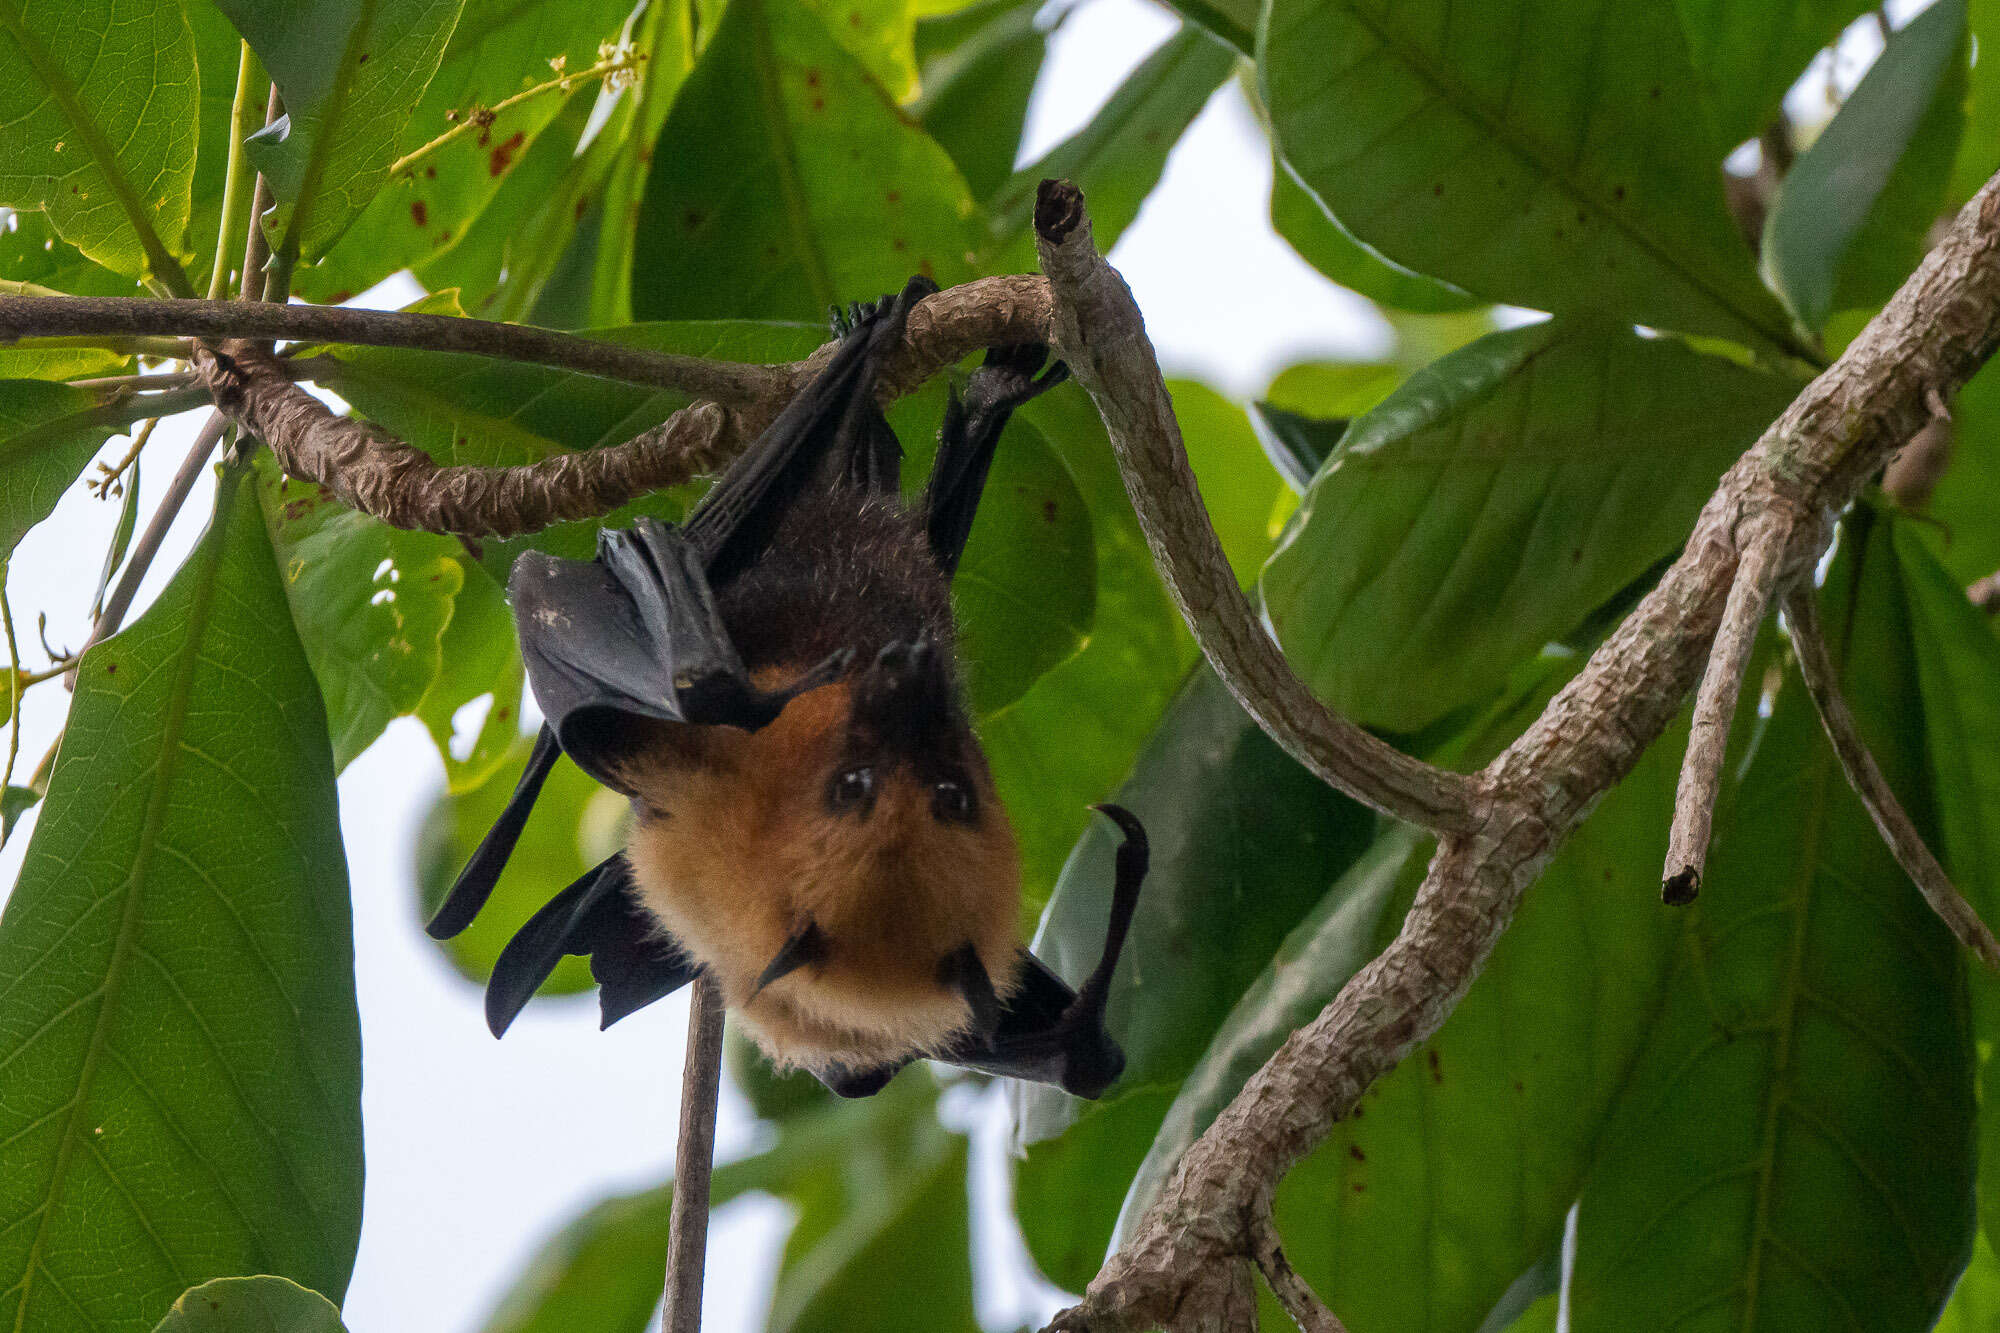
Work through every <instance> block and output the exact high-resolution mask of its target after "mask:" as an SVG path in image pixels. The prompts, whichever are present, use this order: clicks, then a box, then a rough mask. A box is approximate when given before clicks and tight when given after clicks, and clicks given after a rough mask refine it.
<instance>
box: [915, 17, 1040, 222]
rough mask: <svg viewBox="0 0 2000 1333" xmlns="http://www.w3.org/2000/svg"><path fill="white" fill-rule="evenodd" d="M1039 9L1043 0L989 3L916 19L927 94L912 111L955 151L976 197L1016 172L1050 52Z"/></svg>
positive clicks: (989, 192)
mask: <svg viewBox="0 0 2000 1333" xmlns="http://www.w3.org/2000/svg"><path fill="white" fill-rule="evenodd" d="M1040 8H1041V5H1040V4H1039V3H1037V0H984V3H981V4H975V5H970V6H967V7H966V8H964V9H961V10H959V11H958V12H956V13H953V14H940V15H937V16H935V17H932V18H926V19H920V20H918V22H917V33H916V51H917V61H918V65H919V69H920V72H921V76H922V80H923V89H924V91H923V96H922V97H921V98H919V99H918V100H917V103H916V104H915V105H914V106H912V107H911V108H910V114H911V115H913V116H915V117H916V120H917V123H918V124H919V125H921V126H923V127H924V130H925V131H926V132H927V133H928V134H929V135H930V136H931V137H932V138H933V139H936V140H937V141H938V143H939V144H941V145H943V147H944V150H945V151H946V152H948V153H950V154H951V160H952V161H953V162H956V163H957V164H958V170H959V173H960V174H961V175H963V176H964V177H965V183H966V186H967V187H968V188H969V189H970V190H971V191H972V197H973V198H975V199H985V198H987V197H989V196H990V195H992V193H993V192H994V191H995V190H997V189H999V188H1000V187H1001V185H1003V184H1004V183H1005V182H1006V180H1007V177H1008V175H1009V173H1011V172H1012V171H1013V170H1014V158H1015V156H1016V155H1017V153H1018V152H1019V150H1020V147H1021V130H1022V127H1023V125H1024V124H1025V123H1026V120H1027V116H1028V98H1029V97H1030V96H1031V95H1032V94H1033V93H1034V91H1035V80H1036V79H1037V78H1039V77H1040V75H1041V72H1042V61H1043V59H1044V58H1045V57H1046V56H1047V55H1048V49H1049V39H1048V34H1047V33H1045V32H1043V31H1042V29H1041V27H1040V26H1039V25H1037V23H1036V22H1035V14H1036V11H1037V10H1039V9H1040Z"/></svg>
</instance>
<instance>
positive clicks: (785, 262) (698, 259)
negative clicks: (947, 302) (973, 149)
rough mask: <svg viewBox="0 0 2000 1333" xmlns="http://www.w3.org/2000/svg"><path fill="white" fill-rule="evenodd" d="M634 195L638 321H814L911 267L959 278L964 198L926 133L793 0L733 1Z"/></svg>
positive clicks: (967, 272)
mask: <svg viewBox="0 0 2000 1333" xmlns="http://www.w3.org/2000/svg"><path fill="white" fill-rule="evenodd" d="M661 139H662V142H664V143H669V144H672V145H673V151H671V152H664V151H663V152H658V153H655V154H654V155H653V172H652V176H651V178H650V179H649V180H648V181H647V182H646V191H645V199H644V202H643V203H642V204H641V206H640V213H639V233H638V240H637V244H636V251H635V254H634V261H635V268H634V270H633V274H632V310H633V313H634V314H635V315H637V316H639V317H640V318H641V319H707V318H716V317H733V316H756V317H760V318H776V319H819V318H820V317H821V316H822V315H823V314H824V313H825V311H826V308H827V307H828V306H829V305H833V304H836V303H839V302H845V301H856V300H871V301H872V300H874V299H875V298H876V297H878V296H880V295H881V294H882V293H884V292H891V291H895V290H897V289H898V288H900V287H901V286H902V285H903V282H904V280H905V279H907V278H908V277H909V276H910V275H911V274H912V273H924V274H927V275H928V276H930V277H932V278H935V279H936V280H937V281H938V282H939V283H940V284H942V285H944V286H947V287H949V286H951V285H953V284H954V283H958V282H963V281H965V280H966V279H967V278H970V277H971V276H972V269H971V267H970V266H969V264H968V262H967V258H966V257H967V255H968V254H969V253H970V252H971V251H972V250H973V249H974V248H975V247H976V244H977V240H978V237H977V233H976V228H975V224H974V217H973V215H974V213H975V211H976V210H975V208H974V205H973V202H972V198H971V195H970V194H969V193H968V192H967V190H966V188H965V182H964V180H963V178H961V177H960V176H959V174H958V168H957V167H955V166H953V165H952V161H951V158H950V157H949V156H948V155H947V154H946V153H945V151H944V149H943V148H941V147H939V146H938V144H937V142H936V141H935V140H933V139H932V138H930V136H928V135H926V134H925V133H924V132H923V131H922V130H920V129H918V128H917V127H916V126H915V125H914V124H912V123H911V122H910V121H909V120H908V119H906V118H905V117H904V115H903V114H902V113H901V112H900V111H898V109H897V108H896V107H895V106H893V105H892V104H891V103H890V102H889V101H888V99H887V98H885V97H884V96H883V93H882V91H881V89H880V88H879V87H877V86H876V85H875V83H874V81H873V80H871V79H870V78H869V77H868V75H867V73H866V72H865V71H864V70H863V69H862V68H861V67H860V66H859V65H858V64H856V63H855V60H854V58H853V57H852V56H851V55H849V54H848V53H847V52H846V51H844V50H843V49H841V47H840V46H839V45H838V44H837V43H835V41H834V40H833V38H832V37H831V36H829V35H828V33H827V30H826V27H825V25H824V24H822V23H821V21H820V19H819V18H818V16H817V15H815V14H814V13H813V12H812V10H811V9H809V8H807V7H806V6H804V5H800V4H795V3H784V2H774V0H734V2H733V3H731V4H730V6H729V8H728V9H727V10H726V11H724V13H723V16H722V22H721V26H720V27H718V28H717V29H716V30H715V33H714V35H713V36H712V37H710V38H709V42H708V46H707V48H706V49H705V50H704V51H703V52H702V55H701V60H700V62H699V63H698V64H697V65H696V66H695V68H694V72H693V73H691V74H690V75H688V79H687V82H686V84H684V85H683V86H682V89H681V93H680V96H679V97H678V98H677V99H676V100H675V102H674V108H673V111H672V112H671V113H670V114H669V115H668V117H667V125H666V129H665V130H664V132H663V133H662V135H661Z"/></svg>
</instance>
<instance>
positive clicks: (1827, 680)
mask: <svg viewBox="0 0 2000 1333" xmlns="http://www.w3.org/2000/svg"><path fill="white" fill-rule="evenodd" d="M1785 614H1786V615H1787V616H1788V617H1790V618H1791V622H1792V650H1793V651H1794V652H1796V653H1797V654H1798V658H1799V674H1800V675H1801V676H1803V677H1804V678H1805V682H1806V693H1808V694H1810V695H1811V696H1812V701H1813V707H1814V708H1816V709H1817V710H1819V720H1820V725H1821V726H1823V727H1824V728H1825V729H1826V738H1827V740H1829V741H1831V742H1832V743H1833V752H1834V754H1835V755H1836V756H1838V757H1839V759H1840V768H1841V771H1842V772H1844V773H1845V774H1847V781H1848V784H1849V785H1850V786H1852V787H1853V788H1854V794H1855V795H1857V796H1859V797H1860V798H1861V804H1862V805H1863V806H1864V807H1866V809H1867V811H1868V817H1869V818H1870V819H1872V820H1874V821H1875V828H1876V830H1877V831H1878V832H1880V833H1881V835H1882V841H1884V842H1886V843H1888V844H1889V850H1890V851H1892V852H1894V853H1895V855H1896V863H1897V864H1898V865H1900V866H1902V867H1903V872H1904V873H1905V874H1907V875H1908V876H1909V877H1910V879H1911V880H1912V881H1913V882H1914V883H1915V884H1916V886H1917V892H1919V893H1921V894H1923V895H1924V901H1925V902H1927V903H1929V904H1930V905H1931V910H1932V911H1933V912H1936V913H1937V914H1938V919H1939V920H1941V921H1943V922H1944V923H1945V925H1946V926H1948V927H1950V929H1951V933H1952V934H1954V935H1956V936H1957V937H1958V940H1959V943H1961V944H1963V945H1964V946H1965V947H1966V948H1968V949H1970V950H1972V952H1973V953H1975V954H1977V955H1978V956H1979V959H1980V961H1981V962H1983V963H1985V964H1986V965H1987V966H1988V967H2000V940H1995V939H1994V938H1993V932H1992V931H1990V930H1988V929H1987V928H1986V923H1985V922H1984V921H1981V920H1980V919H1979V913H1977V912H1975V911H1973V910H1972V904H1971V903H1969V902H1967V901H1965V898H1964V897H1963V896H1962V895H1961V894H1960V893H1959V891H1958V890H1957V889H1956V888H1955V887H1953V885H1952V882H1951V876H1950V875H1947V874H1946V873H1945V869H1944V867H1943V866H1941V865H1939V864H1938V860H1937V857H1935V856H1933V855H1931V849H1930V848H1929V847H1928V846H1927V845H1925V843H1924V837H1923V834H1921V833H1919V832H1917V826H1916V824H1915V823H1913V822H1912V821H1911V819H1910V816H1909V815H1908V814H1907V813H1906V812H1905V811H1904V810H1903V807H1902V805H1901V804H1900V803H1898V801H1897V800H1896V793H1895V791H1894V790H1892V789H1891V788H1890V786H1889V780H1888V779H1887V778H1885V777H1883V776H1882V769H1881V767H1880V765H1878V764H1877V763H1876V762H1875V756H1874V755H1873V754H1871V753H1869V750H1868V746H1867V745H1866V743H1864V742H1863V741H1862V739H1861V732H1860V729H1859V728H1858V727H1856V726H1855V724H1854V714H1852V713H1850V712H1849V711H1848V709H1847V700H1846V699H1845V698H1844V697H1843V696H1842V695H1841V693H1840V677H1839V676H1838V675H1837V674H1836V673H1835V671H1834V669H1833V661H1832V659H1831V658H1830V657H1829V656H1828V654H1827V650H1826V632H1825V631H1824V630H1823V629H1822V628H1821V627H1820V619H1819V598H1818V597H1817V596H1815V595H1814V593H1813V590H1812V588H1811V586H1810V585H1808V584H1807V583H1805V582H1803V581H1801V582H1800V583H1799V585H1798V586H1797V587H1795V588H1793V589H1792V591H1791V594H1790V595H1789V596H1788V597H1786V599H1785Z"/></svg>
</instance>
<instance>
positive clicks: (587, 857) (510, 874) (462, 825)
mask: <svg viewBox="0 0 2000 1333" xmlns="http://www.w3.org/2000/svg"><path fill="white" fill-rule="evenodd" d="M497 706H498V705H496V707H497ZM529 746H530V740H529V738H528V737H526V736H521V735H519V733H518V732H516V744H515V745H514V747H513V749H512V750H511V751H510V752H509V753H508V755H507V757H506V758H505V759H504V760H503V761H501V762H500V763H499V764H498V765H496V766H495V769H494V773H493V776H492V778H491V780H490V781H487V782H486V783H484V784H482V785H480V786H478V787H476V788H473V789H471V790H469V791H465V792H462V793H460V794H458V795H453V794H450V793H449V792H447V793H444V794H441V795H440V796H439V797H438V798H437V801H436V803H435V804H433V805H432V806H431V808H430V811H429V813H427V814H426V815H425V816H424V822H423V826H422V827H421V829H419V831H418V833H417V845H416V865H415V869H416V874H415V875H414V876H413V880H414V882H415V885H416V890H417V904H418V910H419V913H420V914H421V915H422V916H423V917H425V918H428V917H429V916H430V915H431V914H432V913H433V912H435V911H436V910H437V908H438V907H439V905H440V904H442V903H443V902H444V898H445V894H446V892H447V891H449V890H450V888H451V885H452V881H453V880H455V879H457V878H458V872H459V871H460V870H462V869H464V867H465V863H466V862H467V861H469V860H470V859H471V858H472V853H473V850H474V849H475V848H476V847H478V846H479V840H480V839H481V838H484V837H485V836H486V831H487V830H488V829H490V828H492V827H493V821H494V820H496V819H498V818H499V817H500V812H501V810H503V809H504V808H505V807H506V805H507V798H508V797H509V796H511V795H513V793H514V784H515V783H516V782H518V781H519V780H520V777H521V771H522V769H524V768H525V767H526V766H527V761H528V750H529ZM624 819H625V801H624V798H622V797H620V796H618V795H617V794H616V793H615V792H612V791H609V790H608V789H606V788H604V787H600V786H598V785H597V783H596V781H595V780H594V779H592V778H590V777H588V776H586V775H585V773H584V771H583V770H582V769H580V768H578V767H577V766H576V765H575V764H573V763H571V762H570V760H569V758H568V757H567V756H565V757H563V758H562V759H559V760H557V761H556V766H555V769H554V771H553V772H551V773H550V774H549V778H548V783H547V785H546V786H544V787H543V788H542V794H541V796H540V798H539V799H537V800H536V802H535V813H534V817H533V818H531V819H530V820H529V821H528V824H527V827H526V828H525V829H523V830H522V832H521V840H520V842H519V843H518V844H516V845H515V848H514V854H513V855H512V856H510V857H508V858H507V868H506V869H505V870H503V871H501V872H500V879H499V881H498V882H497V883H496V884H495V885H494V888H493V896H492V897H491V898H489V899H488V900H487V903H486V907H485V909H484V910H482V911H481V912H480V914H479V918H478V919H477V920H476V921H474V922H473V923H472V924H471V925H470V926H467V927H466V928H465V930H464V931H463V932H462V933H460V934H458V935H455V936H453V937H452V938H451V939H448V940H443V941H440V942H439V944H438V946H437V947H438V948H439V949H440V950H442V951H443V953H444V955H445V957H446V958H448V959H450V960H451V965H452V966H453V967H455V968H457V969H458V970H459V972H460V974H462V975H463V976H464V977H465V978H466V979H467V980H468V981H472V982H476V983H478V984H480V985H485V984H486V980H487V978H488V977H491V976H492V975H493V964H494V963H495V962H496V961H497V960H498V959H499V957H500V951H501V950H502V949H503V948H505V947H506V945H507V941H508V940H510V939H512V938H513V937H514V932H515V931H517V930H519V929H520V928H521V925H522V923H523V922H525V921H526V920H527V919H528V918H529V917H530V916H532V915H534V914H535V912H536V911H538V910H539V909H540V908H541V906H542V904H543V903H546V902H547V901H548V900H549V899H551V898H553V897H555V896H556V894H558V893H560V892H562V890H563V889H564V888H565V887H567V886H568V885H569V883H570V882H571V881H572V880H574V879H576V878H577V877H578V876H579V875H581V874H583V872H584V871H586V870H588V869H589V868H590V867H592V866H594V865H596V864H597V863H598V862H600V861H602V860H603V859H604V858H605V857H607V856H609V855H611V854H612V853H613V852H615V851H617V850H618V848H619V847H620V846H621V845H622V844H623V842H624V831H625V830H624ZM596 984H597V983H596V982H595V981H593V980H591V976H590V966H589V963H588V961H587V960H585V959H583V958H581V957H564V958H563V960H562V961H561V962H559V963H557V964H556V969H555V971H554V972H553V973H551V974H550V976H549V980H548V982H547V983H546V984H545V985H544V986H543V988H542V990H543V993H544V994H547V995H574V994H577V993H579V992H582V991H586V990H591V989H593V988H594V987H595V986H596Z"/></svg>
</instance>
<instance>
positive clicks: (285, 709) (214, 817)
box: [0, 470, 361, 1333]
mask: <svg viewBox="0 0 2000 1333" xmlns="http://www.w3.org/2000/svg"><path fill="white" fill-rule="evenodd" d="M347 895H348V889H347V867H346V862H345V860H344V858H343V856H342V853H341V843H340V822H339V812H338V810H337V808H336V806H335V797H334V782H333V757H332V754H331V751H330V749H329V747H328V745H327V740H326V719H325V715H324V714H323V712H322V711H321V708H320V698H319V689H318V686H317V685H315V684H314V682H313V677H312V672H311V669H310V668H309V667H308V666H307V663H306V658H305V653H304V651H303V650H302V649H301V648H300V647H299V642H298V639H297V637H296V636H295V635H294V634H293V633H292V626H291V613H290V612H289V610H288V609H287V608H286V605H285V594H284V589H283V587H282V585H281V583H280V580H279V577H278V572H277V568H276V565H275V563H274V561H273V560H272V557H271V547H270V542H269V541H268V539H267V538H266V537H265V535H264V525H263V522H262V520H261V519H260V518H259V516H258V513H257V504H256V498H255V496H253V495H252V494H251V493H250V489H249V485H248V482H247V479H246V478H245V477H244V475H243V473H242V472H240V471H236V470H231V471H226V472H225V473H224V475H223V478H222V481H221V482H220V483H219V485H218V488H217V497H216V511H215V517H214V520H213V521H212V522H211V524H210V527H209V530H208V533H207V535H206V536H204V537H203V539H202V541H201V544H200V545H199V546H197V547H196V549H195V551H194V554H193V555H191V556H190V557H189V558H188V562H187V564H185V565H184V566H182V568H181V570H180V572H179V573H178V574H177V575H176V576H175V578H174V581H173V582H172V583H171V584H170V585H169V586H168V587H167V589H166V591H165V592H163V593H162V594H161V596H160V599H159V601H157V602H156V603H154V605H153V607H152V608H151V609H150V610H149V611H147V613H146V614H145V615H144V616H143V617H141V618H140V620H139V621H138V622H137V623H136V624H134V625H133V626H131V627H130V628H128V629H127V630H126V631H125V632H124V633H122V634H119V635H117V636H116V637H114V638H112V639H110V640H107V641H106V642H104V643H101V644H99V645H98V646H97V647H96V648H94V649H92V650H91V652H90V653H89V654H88V655H87V656H86V657H85V658H84V660H83V663H82V667H81V670H80V672H79V676H78V684H77V691H76V699H75V702H74V704H73V705H72V706H71V710H70V719H69V726H68V730H67V731H66V733H65V734H64V736H63V742H62V749H61V751H60V752H59V753H58V755H57V758H56V765H55V772H54V774H53V776H52V778H51V780H50V786H49V794H48V800H47V803H46V805H45V806H44V808H43V810H42V812H41V817H40V819H39V820H38V822H37V823H36V826H35V832H34V836H33V837H32V838H31V839H30V841H29V844H28V850H27V855H26V859H25V861H24V862H23V864H22V868H21V879H20V883H19V885H18V886H17V887H16V888H15V890H14V893H13V896H12V897H11V898H10V899H9V900H8V902H7V906H6V911H5V913H4V915H0V977H4V978H5V981H4V983H0V1065H4V1067H5V1070H6V1074H5V1078H6V1086H7V1088H8V1095H7V1097H6V1098H5V1099H4V1100H0V1141H4V1142H6V1143H7V1144H8V1148H7V1161H8V1169H7V1170H6V1171H5V1172H0V1284H4V1286H3V1287H0V1290H4V1291H5V1293H6V1294H5V1295H4V1296H0V1322H4V1323H6V1324H7V1325H8V1326H9V1327H11V1328H15V1329H19V1330H22V1331H23V1333H30V1331H34V1330H51V1331H57V1330H73V1329H76V1328H79V1327H88V1328H95V1329H98V1330H102V1331H103V1333H144V1330H149V1329H151V1328H152V1327H153V1326H154V1324H155V1323H156V1322H157V1321H158V1320H159V1319H160V1318H161V1316H163V1315H164V1314H165V1313H166V1311H167V1307H168V1306H169V1305H171V1304H172V1303H173V1301H174V1299H175V1298H176V1297H178V1296H179V1295H180V1294H181V1293H182V1292H183V1291H184V1290H186V1288H187V1287H188V1285H189V1284H190V1283H192V1282H200V1281H203V1280H205V1279H207V1278H210V1277H224V1276H229V1275H232V1274H239V1273H245V1272H251V1273H260V1272H261V1273H272V1274H277V1275H281V1276H284V1277H289V1278H291V1279H292V1280H294V1281H296V1282H299V1283H301V1284H302V1285H305V1286H308V1287H311V1288H312V1289H314V1290H316V1291H321V1292H326V1293H330V1294H331V1295H333V1296H339V1295H340V1294H341V1293H342V1292H344V1291H345V1290H346V1287H347V1279H348V1274H349V1272H350V1271H351V1270H352V1267H353V1263H354V1251H355V1244H356V1241H357V1239H358V1236H359V1233H360V1226H361V1049H360V1045H361V1037H360V1030H359V1022H358V1019H357V1016H356V1012H355V1000H354V953H353V943H352V927H351V925H350V921H349V913H348V896H347Z"/></svg>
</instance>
